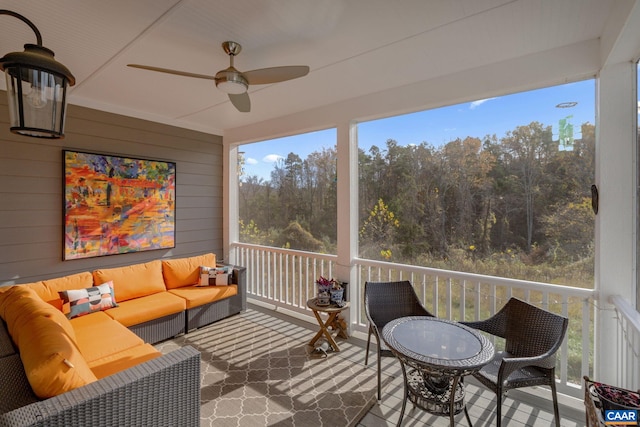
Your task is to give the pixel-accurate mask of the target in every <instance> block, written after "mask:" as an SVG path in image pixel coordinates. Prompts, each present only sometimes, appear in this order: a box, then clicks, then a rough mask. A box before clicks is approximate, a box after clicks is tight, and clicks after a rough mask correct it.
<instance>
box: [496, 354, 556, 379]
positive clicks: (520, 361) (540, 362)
mask: <svg viewBox="0 0 640 427" xmlns="http://www.w3.org/2000/svg"><path fill="white" fill-rule="evenodd" d="M555 365H556V358H555V351H553V352H551V351H549V352H546V353H544V354H541V355H539V356H532V357H509V356H508V355H506V356H505V357H504V358H503V359H502V362H501V364H500V370H499V372H498V378H504V379H506V378H509V375H511V374H512V373H513V372H515V371H517V370H518V369H522V368H525V367H527V366H535V367H539V368H544V369H551V368H554V367H555Z"/></svg>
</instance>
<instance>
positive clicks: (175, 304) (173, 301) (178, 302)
mask: <svg viewBox="0 0 640 427" xmlns="http://www.w3.org/2000/svg"><path fill="white" fill-rule="evenodd" d="M185 309H186V303H185V300H184V299H182V298H180V297H178V296H176V295H173V294H171V293H169V292H160V293H157V294H153V295H148V296H146V297H141V298H136V299H132V300H128V301H124V302H118V307H116V308H112V309H111V310H108V311H105V312H104V313H105V314H107V315H109V316H110V317H111V318H112V319H115V320H117V321H118V322H120V323H122V324H123V325H124V326H133V325H138V324H140V323H144V322H148V321H151V320H156V319H159V318H161V317H164V316H168V315H170V314H175V313H180V312H182V311H184V310H185Z"/></svg>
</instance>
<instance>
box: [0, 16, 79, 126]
mask: <svg viewBox="0 0 640 427" xmlns="http://www.w3.org/2000/svg"><path fill="white" fill-rule="evenodd" d="M0 15H9V16H13V17H14V18H17V19H19V20H21V21H22V22H24V23H25V24H27V25H28V26H29V27H30V28H31V29H32V30H33V32H34V33H35V35H36V44H25V45H24V52H11V53H7V54H6V55H4V56H3V57H2V58H0V70H2V71H4V72H5V76H6V79H7V100H8V106H9V122H10V130H11V132H13V133H16V134H19V135H25V136H31V137H36V138H63V137H64V119H65V114H66V110H67V108H66V100H67V86H68V85H71V86H73V85H74V84H75V83H76V80H75V78H74V77H73V75H72V74H71V72H70V71H69V69H68V68H67V67H65V66H64V65H62V64H61V63H59V62H58V61H56V60H55V59H54V58H53V55H54V54H53V51H51V50H50V49H47V48H46V47H44V46H42V36H41V35H40V31H39V30H38V28H37V27H36V26H35V25H34V24H33V23H32V22H31V21H29V20H28V19H27V18H25V17H24V16H22V15H20V14H18V13H16V12H13V11H10V10H5V9H0Z"/></svg>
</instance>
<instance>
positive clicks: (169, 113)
mask: <svg viewBox="0 0 640 427" xmlns="http://www.w3.org/2000/svg"><path fill="white" fill-rule="evenodd" d="M635 3H636V0H215V1H213V0H134V1H132V0H109V1H104V0H24V1H20V2H16V1H9V0H0V8H2V9H10V10H13V11H15V12H18V13H21V14H23V15H24V16H26V17H27V18H28V19H30V20H31V21H32V22H33V23H35V25H36V26H37V27H38V28H39V30H40V31H41V33H42V37H43V45H44V46H45V47H48V48H49V49H52V50H53V51H54V52H55V54H56V59H57V60H58V61H60V62H61V63H63V64H64V65H66V66H67V67H68V68H69V69H70V70H71V72H72V73H73V74H74V76H75V78H76V85H75V86H74V87H72V88H70V91H69V94H70V98H69V99H70V103H72V104H75V105H80V106H85V107H90V108H96V109H100V110H104V111H108V112H113V113H119V114H124V115H128V116H133V117H139V118H143V119H148V120H154V121H159V122H163V123H167V124H171V125H175V126H180V127H185V128H190V129H195V130H199V131H205V132H210V133H215V134H223V133H224V132H225V131H228V130H232V129H236V128H241V127H243V126H249V125H255V124H256V123H260V122H264V121H267V120H270V119H274V118H278V117H282V116H287V115H291V114H293V113H296V112H300V111H304V110H310V109H314V108H318V107H326V106H330V105H332V104H336V103H341V102H344V101H346V100H349V99H352V98H358V97H363V96H366V95H369V94H373V93H378V92H382V91H385V90H389V89H393V88H396V87H401V86H406V85H413V84H417V83H419V82H422V81H425V80H430V79H436V78H439V77H442V76H446V75H450V74H453V73H460V72H464V71H465V70H469V69H472V68H477V67H481V66H483V65H487V64H495V63H497V62H501V61H508V60H513V59H515V58H519V57H524V56H529V55H533V54H536V53H540V52H546V51H549V50H552V49H555V48H558V47H565V46H569V45H573V44H577V43H581V42H584V41H589V40H598V39H604V38H607V37H608V38H609V39H613V41H612V42H611V43H610V44H612V45H613V44H615V43H616V40H617V38H618V36H619V34H621V31H622V30H621V28H622V26H623V25H622V24H619V23H620V22H624V21H628V19H627V18H626V17H625V16H624V15H625V14H627V13H628V11H630V10H631V8H632V6H634V7H635ZM620 15H622V16H620ZM0 19H1V20H2V21H1V22H2V24H1V26H0V53H1V54H4V53H8V52H13V51H21V50H22V45H23V44H24V43H34V42H35V37H34V35H33V32H32V31H31V30H30V29H29V28H28V27H27V26H26V25H25V24H24V23H22V22H20V21H19V20H17V19H14V18H12V17H9V16H0ZM626 25H627V26H628V22H626ZM607 31H608V32H607ZM225 40H232V41H236V42H239V43H241V44H242V46H243V50H242V53H241V54H240V55H239V56H238V57H237V58H236V61H235V66H236V68H238V69H239V70H240V71H247V70H251V69H256V68H263V67H272V66H279V65H309V66H310V68H311V71H310V73H309V75H307V76H306V77H303V78H300V79H296V80H292V81H288V82H282V83H278V84H274V85H264V86H253V87H250V89H249V94H250V96H251V101H252V111H251V112H250V113H240V112H238V111H236V110H235V108H234V107H233V106H232V105H231V103H230V102H229V101H228V99H227V97H226V95H225V94H224V93H222V92H220V91H219V90H218V89H216V88H215V85H214V83H213V82H212V81H210V80H201V79H195V78H187V77H181V76H174V75H167V74H162V73H156V72H152V71H145V70H140V69H133V68H130V67H127V66H126V64H128V63H138V64H145V65H151V66H157V67H164V68H172V69H178V70H182V71H189V72H194V73H200V74H211V75H213V74H215V73H216V71H218V70H220V69H222V68H226V67H227V66H228V64H229V59H228V57H227V56H226V54H225V53H224V52H223V51H222V49H221V47H220V45H221V43H222V42H223V41H225ZM4 87H5V85H4V80H3V81H2V82H0V88H2V89H4Z"/></svg>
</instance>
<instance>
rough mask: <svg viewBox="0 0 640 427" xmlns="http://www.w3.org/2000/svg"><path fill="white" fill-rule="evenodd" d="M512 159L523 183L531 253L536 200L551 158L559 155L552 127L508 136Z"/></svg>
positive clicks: (524, 129) (521, 128)
mask: <svg viewBox="0 0 640 427" xmlns="http://www.w3.org/2000/svg"><path fill="white" fill-rule="evenodd" d="M502 145H503V146H504V149H505V152H506V153H507V155H508V156H509V160H510V164H511V168H512V170H513V173H514V175H516V176H517V177H518V179H519V182H520V185H521V190H522V198H523V202H524V203H523V205H524V210H525V218H526V250H527V252H529V251H531V245H532V243H533V235H534V218H535V201H536V200H535V199H536V196H537V195H538V194H539V192H540V186H539V184H540V179H541V176H542V170H543V168H544V165H545V163H546V162H548V161H549V158H550V157H551V154H552V153H553V152H554V151H557V144H556V145H555V147H554V145H553V140H552V133H551V126H547V127H543V126H542V124H541V123H539V122H531V123H530V124H529V125H528V126H518V127H517V128H516V129H515V130H513V131H509V132H507V135H506V137H505V138H504V139H503V140H502Z"/></svg>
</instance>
